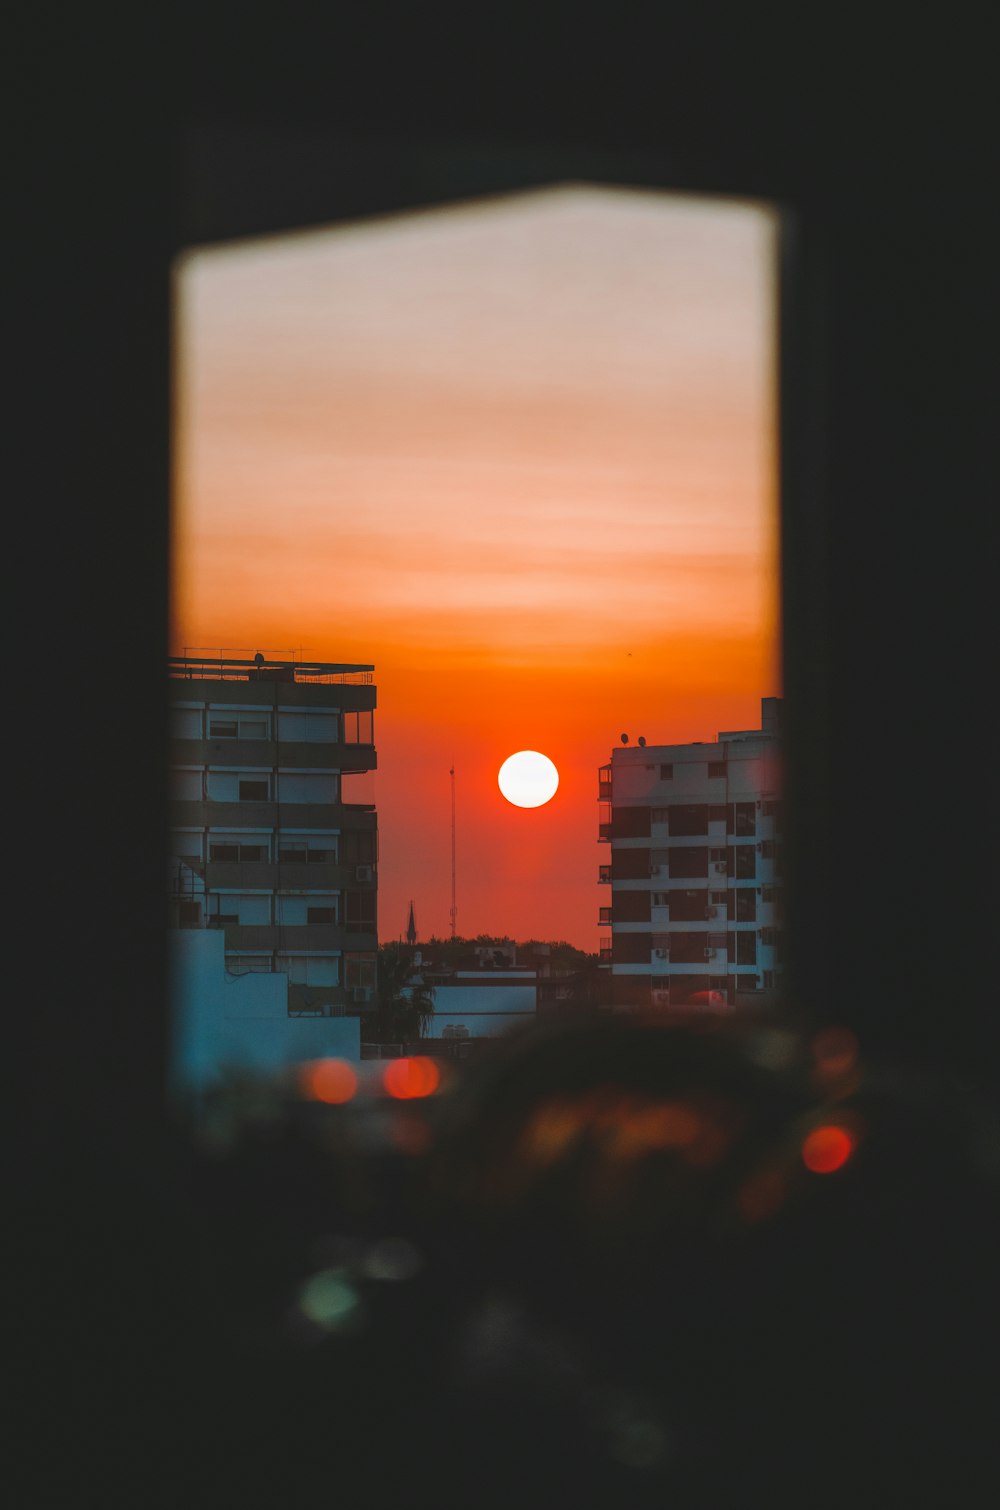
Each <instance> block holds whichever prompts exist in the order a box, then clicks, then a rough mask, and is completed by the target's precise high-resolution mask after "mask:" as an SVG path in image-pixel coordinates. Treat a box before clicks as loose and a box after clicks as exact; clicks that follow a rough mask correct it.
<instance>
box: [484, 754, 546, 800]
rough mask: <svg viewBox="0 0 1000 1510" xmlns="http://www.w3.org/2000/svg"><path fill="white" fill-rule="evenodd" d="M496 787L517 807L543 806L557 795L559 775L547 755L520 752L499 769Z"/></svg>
mask: <svg viewBox="0 0 1000 1510" xmlns="http://www.w3.org/2000/svg"><path fill="white" fill-rule="evenodd" d="M497 785H498V786H499V788H500V790H501V792H502V793H503V795H504V796H505V797H506V799H507V801H508V802H510V803H513V805H514V806H515V807H542V806H543V805H544V804H545V803H546V802H549V801H551V799H552V798H553V797H554V796H555V794H556V788H557V787H558V785H559V772H558V771H557V770H556V768H555V765H554V764H553V762H552V761H551V760H550V759H549V757H548V756H547V755H541V754H539V752H538V751H537V750H518V752H517V754H516V755H508V757H507V759H506V760H505V761H504V763H503V765H502V766H501V767H500V771H499V773H498V775H497Z"/></svg>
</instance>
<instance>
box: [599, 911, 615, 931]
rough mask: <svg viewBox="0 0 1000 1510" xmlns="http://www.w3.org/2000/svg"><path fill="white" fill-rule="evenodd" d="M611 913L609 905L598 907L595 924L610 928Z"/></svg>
mask: <svg viewBox="0 0 1000 1510" xmlns="http://www.w3.org/2000/svg"><path fill="white" fill-rule="evenodd" d="M611 913H612V909H611V908H610V907H602V908H601V909H600V911H599V912H598V916H597V926H598V927H599V928H610V927H611V923H612V917H611Z"/></svg>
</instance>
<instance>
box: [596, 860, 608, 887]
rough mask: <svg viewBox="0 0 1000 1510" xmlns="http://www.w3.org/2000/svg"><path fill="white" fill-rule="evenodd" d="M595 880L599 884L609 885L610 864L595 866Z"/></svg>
mask: <svg viewBox="0 0 1000 1510" xmlns="http://www.w3.org/2000/svg"><path fill="white" fill-rule="evenodd" d="M597 882H598V885H599V886H610V885H611V866H610V865H599V866H598V868H597Z"/></svg>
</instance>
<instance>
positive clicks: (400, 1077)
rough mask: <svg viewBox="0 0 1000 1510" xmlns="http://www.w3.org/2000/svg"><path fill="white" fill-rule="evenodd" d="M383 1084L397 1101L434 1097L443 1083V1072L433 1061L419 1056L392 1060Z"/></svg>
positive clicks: (387, 1067) (383, 1078)
mask: <svg viewBox="0 0 1000 1510" xmlns="http://www.w3.org/2000/svg"><path fill="white" fill-rule="evenodd" d="M382 1083H383V1084H384V1086H385V1088H386V1090H387V1091H388V1093H389V1095H390V1096H393V1097H394V1098H395V1099H396V1100H397V1101H412V1100H414V1099H415V1098H417V1097H419V1096H433V1094H434V1092H435V1091H436V1090H437V1088H438V1086H439V1085H440V1083H441V1072H440V1070H439V1069H438V1067H437V1065H436V1064H435V1063H434V1060H433V1059H428V1058H426V1056H424V1055H419V1054H418V1055H416V1056H415V1057H414V1058H406V1059H393V1060H390V1062H389V1063H388V1064H387V1065H386V1067H385V1073H384V1075H383V1077H382Z"/></svg>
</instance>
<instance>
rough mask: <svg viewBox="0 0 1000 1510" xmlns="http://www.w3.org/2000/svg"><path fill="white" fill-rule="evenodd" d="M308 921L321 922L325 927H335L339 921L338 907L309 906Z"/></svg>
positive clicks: (307, 910)
mask: <svg viewBox="0 0 1000 1510" xmlns="http://www.w3.org/2000/svg"><path fill="white" fill-rule="evenodd" d="M306 922H307V923H319V924H322V925H323V926H324V927H329V928H333V927H335V926H336V923H337V909H336V907H307V908H306Z"/></svg>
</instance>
